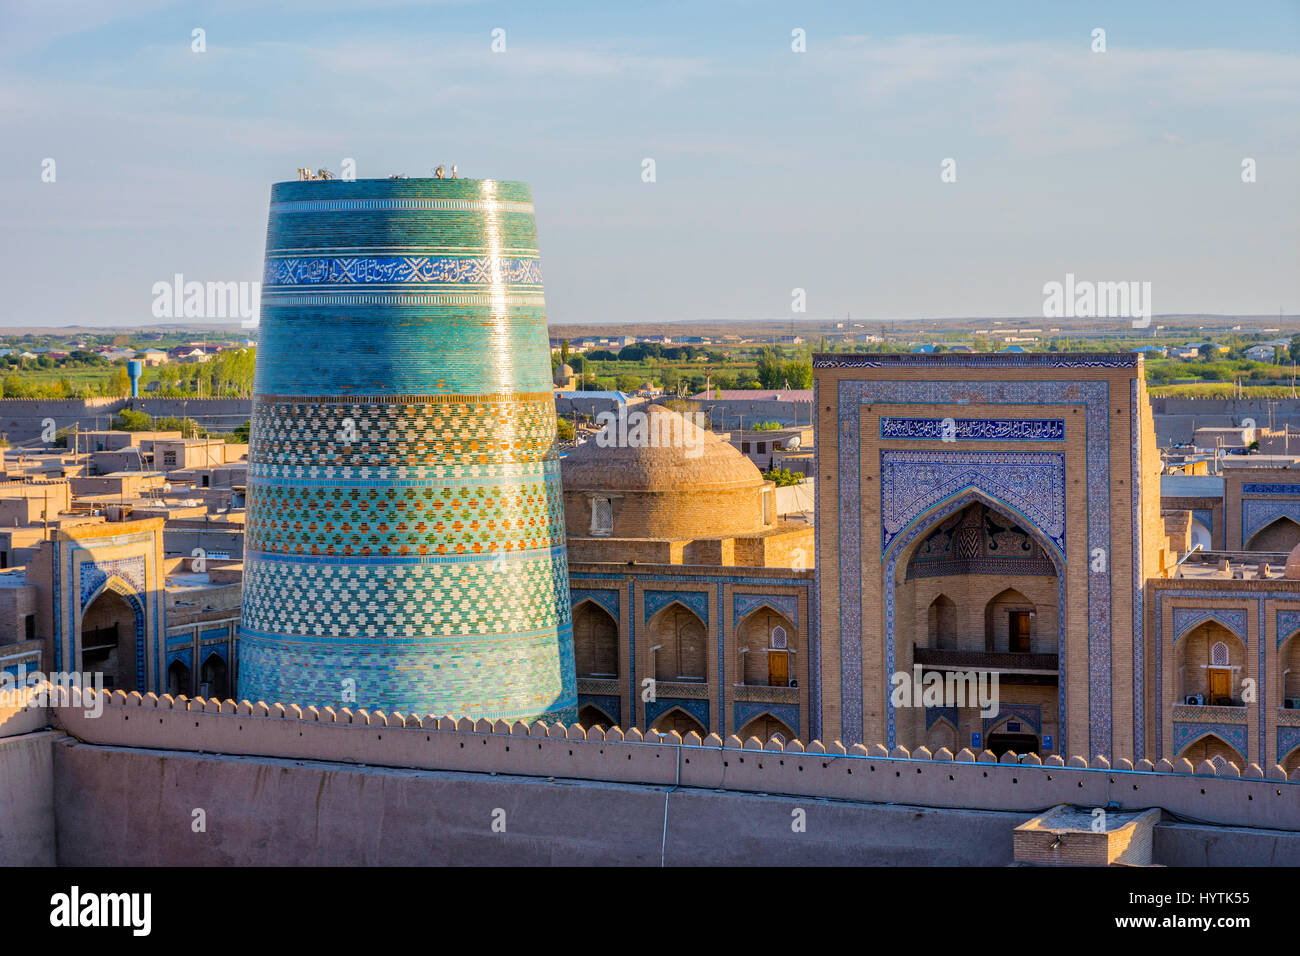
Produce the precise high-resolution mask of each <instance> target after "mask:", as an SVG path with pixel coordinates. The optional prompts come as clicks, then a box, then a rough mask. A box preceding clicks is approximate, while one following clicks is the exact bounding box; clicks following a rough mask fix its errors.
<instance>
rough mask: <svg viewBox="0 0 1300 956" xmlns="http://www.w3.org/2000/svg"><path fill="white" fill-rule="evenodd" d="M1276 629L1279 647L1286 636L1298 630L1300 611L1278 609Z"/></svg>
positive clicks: (1299, 628)
mask: <svg viewBox="0 0 1300 956" xmlns="http://www.w3.org/2000/svg"><path fill="white" fill-rule="evenodd" d="M1276 630H1277V646H1278V647H1281V646H1282V644H1283V642H1284V641H1285V640H1286V639H1287V638H1288V637H1290V636H1291V635H1292V634H1294V633H1295V632H1296V631H1300V611H1278V612H1277V628H1276Z"/></svg>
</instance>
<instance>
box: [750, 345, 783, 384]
mask: <svg viewBox="0 0 1300 956" xmlns="http://www.w3.org/2000/svg"><path fill="white" fill-rule="evenodd" d="M755 373H756V374H757V376H758V384H759V386H760V387H761V388H780V387H781V386H782V384H783V383H784V382H785V367H784V365H783V363H782V361H781V353H780V352H779V351H778V350H776V349H774V348H771V347H769V346H766V345H765V346H763V347H762V348H761V349H759V350H758V366H757V368H756V369H755Z"/></svg>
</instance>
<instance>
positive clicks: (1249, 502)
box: [1241, 498, 1300, 543]
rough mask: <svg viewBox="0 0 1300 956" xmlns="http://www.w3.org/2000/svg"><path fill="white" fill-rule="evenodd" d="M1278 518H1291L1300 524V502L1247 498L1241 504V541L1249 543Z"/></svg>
mask: <svg viewBox="0 0 1300 956" xmlns="http://www.w3.org/2000/svg"><path fill="white" fill-rule="evenodd" d="M1278 518H1290V519H1291V520H1292V521H1294V522H1296V523H1297V524H1300V500H1298V501H1285V500H1280V499H1273V498H1246V499H1244V500H1243V501H1242V502H1241V540H1242V542H1243V543H1246V542H1249V541H1250V539H1251V538H1252V537H1253V536H1254V535H1255V533H1256V532H1257V531H1259V530H1261V529H1262V528H1264V527H1266V526H1268V525H1270V524H1272V523H1273V522H1274V521H1276V520H1277V519H1278Z"/></svg>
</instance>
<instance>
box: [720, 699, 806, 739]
mask: <svg viewBox="0 0 1300 956" xmlns="http://www.w3.org/2000/svg"><path fill="white" fill-rule="evenodd" d="M733 710H734V715H733V716H734V719H735V723H734V724H733V726H734V727H735V728H736V735H737V736H739V735H740V732H741V731H742V730H744V729H745V725H746V724H747V723H749V722H750V721H751V720H753V719H754V718H755V717H758V716H760V715H762V714H771V715H772V716H773V717H775V718H776V719H777V720H779V721H781V723H783V724H785V725H786V726H787V727H789V728H790V730H791V732H792V733H793V734H794V736H795V739H796V740H797V739H799V705H798V704H767V703H760V702H758V701H748V700H747V701H736V703H735V704H734V705H733ZM705 726H706V727H707V726H708V725H707V724H705ZM763 742H764V743H767V741H763Z"/></svg>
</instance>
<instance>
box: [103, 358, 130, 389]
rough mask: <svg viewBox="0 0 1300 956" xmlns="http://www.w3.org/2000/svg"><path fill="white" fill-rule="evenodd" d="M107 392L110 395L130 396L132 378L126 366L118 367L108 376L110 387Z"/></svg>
mask: <svg viewBox="0 0 1300 956" xmlns="http://www.w3.org/2000/svg"><path fill="white" fill-rule="evenodd" d="M105 391H106V392H107V394H109V395H130V394H131V376H130V375H128V374H127V372H126V366H125V365H118V366H115V367H114V368H113V371H112V372H111V373H110V374H109V376H108V385H107V386H105Z"/></svg>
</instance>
